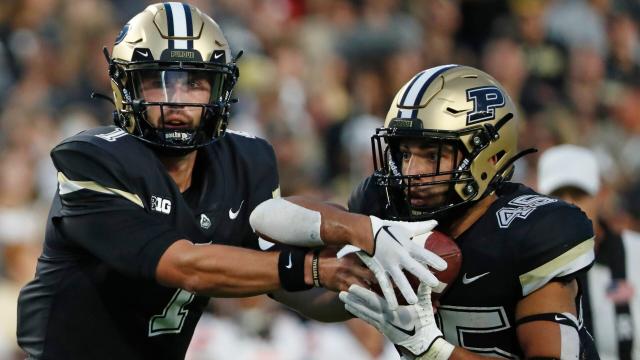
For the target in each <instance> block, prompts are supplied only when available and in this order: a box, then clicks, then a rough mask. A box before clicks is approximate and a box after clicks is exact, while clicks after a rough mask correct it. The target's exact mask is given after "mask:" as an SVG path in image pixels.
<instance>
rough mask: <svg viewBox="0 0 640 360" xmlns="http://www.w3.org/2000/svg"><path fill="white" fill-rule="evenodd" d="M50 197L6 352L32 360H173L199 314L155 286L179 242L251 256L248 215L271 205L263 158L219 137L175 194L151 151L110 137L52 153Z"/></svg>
mask: <svg viewBox="0 0 640 360" xmlns="http://www.w3.org/2000/svg"><path fill="white" fill-rule="evenodd" d="M51 156H52V159H53V162H54V164H55V166H56V168H57V170H58V181H59V189H58V191H57V193H56V195H55V198H54V200H53V204H52V207H51V211H50V214H49V219H48V223H47V227H46V235H45V242H44V247H43V253H42V255H41V256H40V258H39V259H38V265H37V269H36V277H35V279H34V280H33V281H31V282H30V283H29V284H28V285H26V286H25V287H24V288H23V289H22V291H21V293H20V297H19V305H18V343H19V344H20V346H21V347H22V348H23V349H24V350H25V351H26V352H27V353H28V354H29V357H30V358H38V359H142V358H145V359H181V358H184V355H185V352H186V350H187V347H188V345H189V342H190V339H191V336H192V333H193V331H194V328H195V326H196V323H197V321H198V319H199V317H200V315H201V313H202V310H203V308H204V307H205V305H206V304H207V302H208V298H207V297H204V296H196V295H194V294H192V293H189V292H187V291H185V290H182V289H174V288H168V287H164V286H161V285H159V284H158V283H157V282H156V281H155V270H156V267H157V264H158V261H159V259H160V257H161V256H162V254H163V253H164V252H165V250H166V249H167V248H168V247H169V246H170V245H171V244H173V243H174V242H175V241H177V240H179V239H188V240H190V241H192V242H194V243H197V244H211V243H212V244H221V245H232V246H240V247H245V248H252V249H258V248H260V244H259V239H258V238H257V236H256V235H255V234H254V233H253V231H252V229H251V227H250V226H249V214H250V213H251V211H252V210H253V209H254V208H255V207H256V206H257V205H258V204H260V203H261V202H263V201H264V200H266V199H269V198H272V197H273V196H278V192H279V188H278V175H277V168H276V160H275V156H274V152H273V149H272V148H271V146H270V145H269V144H268V143H267V142H266V141H264V140H261V139H257V138H254V137H251V136H246V135H242V134H239V133H234V132H231V131H229V132H228V133H227V134H226V135H225V136H224V137H221V138H220V139H219V140H218V141H215V142H213V143H211V144H209V145H207V146H205V147H202V148H200V150H199V151H198V154H197V159H196V165H195V167H194V170H193V171H194V173H193V177H192V179H193V183H192V185H191V187H190V188H189V189H188V190H187V191H185V192H184V193H180V191H179V189H178V187H177V186H176V184H175V182H174V181H173V180H172V178H171V177H170V175H169V174H168V172H167V171H166V169H165V167H164V166H163V164H162V163H161V162H160V160H159V159H158V157H157V156H156V155H155V154H154V152H153V150H152V149H151V148H150V147H148V146H145V145H143V143H142V142H141V141H140V140H138V139H136V138H135V137H133V136H130V135H129V134H127V133H125V132H124V131H123V130H121V129H119V128H116V127H113V126H110V127H101V128H96V129H92V130H87V131H84V132H82V133H80V134H78V135H76V136H73V137H71V138H69V139H67V140H65V141H63V142H62V143H61V144H59V145H58V146H57V147H56V148H54V149H53V151H52V153H51Z"/></svg>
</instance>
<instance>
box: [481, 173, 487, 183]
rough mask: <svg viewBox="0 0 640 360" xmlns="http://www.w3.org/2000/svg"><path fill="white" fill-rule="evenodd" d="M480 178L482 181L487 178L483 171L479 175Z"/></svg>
mask: <svg viewBox="0 0 640 360" xmlns="http://www.w3.org/2000/svg"><path fill="white" fill-rule="evenodd" d="M480 178H481V179H482V180H483V181H484V180H487V173H486V172H483V173H482V175H480Z"/></svg>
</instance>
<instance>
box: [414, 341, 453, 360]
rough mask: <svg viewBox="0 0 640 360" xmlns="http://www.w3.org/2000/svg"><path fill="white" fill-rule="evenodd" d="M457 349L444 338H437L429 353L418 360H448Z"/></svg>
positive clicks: (417, 359)
mask: <svg viewBox="0 0 640 360" xmlns="http://www.w3.org/2000/svg"><path fill="white" fill-rule="evenodd" d="M455 348H456V347H455V346H453V345H452V344H450V343H448V342H447V341H446V340H445V339H443V338H437V339H436V340H435V341H434V342H433V344H431V346H430V347H429V350H427V352H426V353H425V354H424V355H422V356H420V357H418V358H416V360H447V359H449V357H450V356H451V353H453V350H454V349H455Z"/></svg>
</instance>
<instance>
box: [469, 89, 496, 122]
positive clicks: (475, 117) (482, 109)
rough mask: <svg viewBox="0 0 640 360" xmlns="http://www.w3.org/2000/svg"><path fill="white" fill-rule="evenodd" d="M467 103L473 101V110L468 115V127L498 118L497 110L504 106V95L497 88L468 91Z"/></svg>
mask: <svg viewBox="0 0 640 360" xmlns="http://www.w3.org/2000/svg"><path fill="white" fill-rule="evenodd" d="M467 101H473V110H471V111H469V112H468V113H467V125H471V124H475V123H477V122H482V121H487V120H493V119H495V118H496V111H495V109H496V108H499V107H503V106H504V95H502V92H501V91H500V90H499V89H498V88H497V87H495V86H483V87H478V88H473V89H468V90H467Z"/></svg>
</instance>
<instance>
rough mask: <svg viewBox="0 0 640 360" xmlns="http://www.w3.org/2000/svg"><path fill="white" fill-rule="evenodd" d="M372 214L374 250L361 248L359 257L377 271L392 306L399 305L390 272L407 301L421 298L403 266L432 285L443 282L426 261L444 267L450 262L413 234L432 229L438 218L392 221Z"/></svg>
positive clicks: (385, 295) (380, 283)
mask: <svg viewBox="0 0 640 360" xmlns="http://www.w3.org/2000/svg"><path fill="white" fill-rule="evenodd" d="M370 218H371V229H372V231H373V236H374V238H373V241H374V247H373V254H368V253H366V252H365V251H362V250H361V251H358V252H357V254H358V257H359V258H360V260H362V262H363V263H364V264H365V265H366V266H367V267H368V268H369V269H371V271H372V272H373V274H374V275H375V277H376V279H377V280H378V284H379V285H380V289H381V290H382V294H383V295H384V297H385V299H387V302H388V305H389V308H390V309H391V310H395V309H396V308H397V307H398V300H397V299H396V294H395V291H394V289H393V285H392V283H391V281H390V279H389V275H390V276H391V278H392V279H393V282H394V283H395V284H396V286H397V287H398V289H399V290H400V293H402V295H403V296H404V298H405V299H406V300H407V303H409V304H415V303H416V302H417V301H418V298H417V297H416V294H415V292H414V291H413V288H412V287H411V284H409V280H407V277H406V276H405V274H404V273H403V272H402V270H403V269H405V270H407V271H408V272H410V273H411V274H413V275H415V276H416V277H417V278H418V279H419V280H420V282H423V283H426V284H427V285H429V286H432V287H435V286H437V285H438V284H439V283H440V282H439V281H438V279H437V278H436V277H435V276H434V275H433V274H432V273H431V272H430V271H429V270H428V269H427V268H426V265H428V266H431V267H432V268H434V269H436V270H438V271H441V270H444V269H446V268H447V262H446V261H444V260H443V259H442V258H440V257H439V256H438V255H436V254H434V253H432V252H431V251H428V250H426V249H424V247H422V246H420V245H418V244H416V243H415V242H413V241H411V238H412V237H414V236H416V235H420V234H424V233H427V232H430V231H431V230H433V228H435V227H436V225H438V222H437V221H435V220H429V221H421V222H403V221H389V220H382V219H379V218H377V217H375V216H370Z"/></svg>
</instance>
